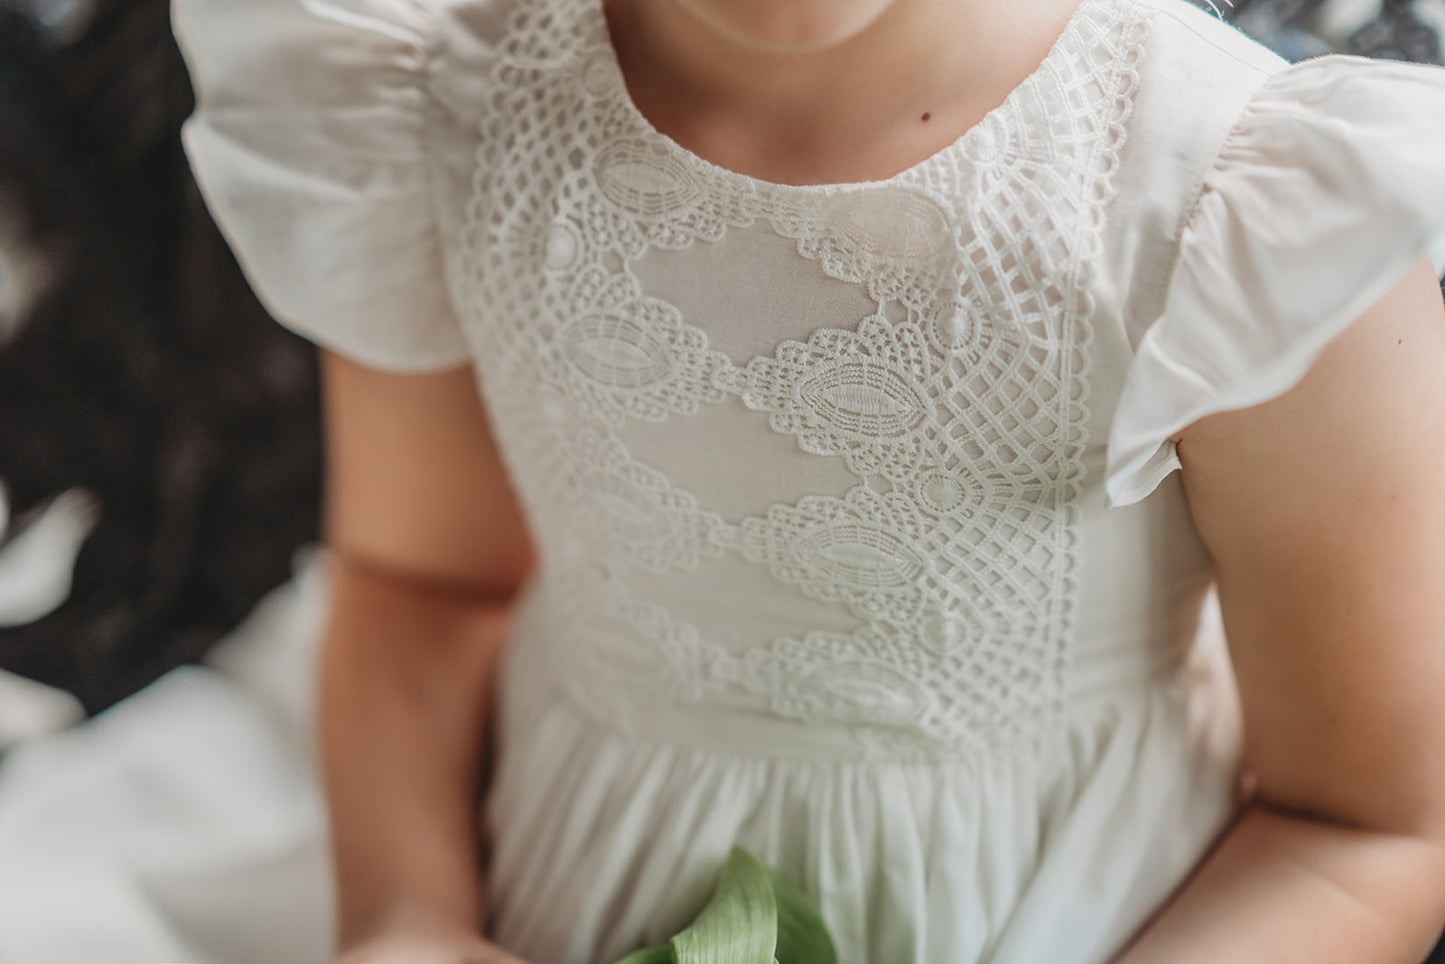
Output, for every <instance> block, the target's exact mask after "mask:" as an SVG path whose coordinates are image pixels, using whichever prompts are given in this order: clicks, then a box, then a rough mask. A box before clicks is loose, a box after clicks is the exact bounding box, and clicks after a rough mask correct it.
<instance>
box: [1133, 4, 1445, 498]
mask: <svg viewBox="0 0 1445 964" xmlns="http://www.w3.org/2000/svg"><path fill="white" fill-rule="evenodd" d="M1125 2H1127V3H1130V4H1134V5H1135V7H1134V9H1136V10H1138V11H1140V13H1141V16H1142V18H1143V20H1144V22H1146V23H1147V30H1146V31H1145V35H1144V39H1143V40H1142V41H1141V47H1142V49H1141V56H1140V58H1139V66H1138V70H1139V83H1138V85H1137V89H1136V91H1135V95H1134V100H1133V103H1132V105H1131V110H1130V115H1129V118H1128V135H1127V140H1126V144H1125V147H1124V149H1123V152H1122V154H1121V157H1120V169H1119V172H1118V188H1119V194H1118V200H1119V202H1120V204H1121V205H1122V206H1121V207H1119V208H1117V209H1116V214H1117V216H1116V218H1115V219H1114V220H1113V222H1112V228H1113V235H1112V238H1111V241H1110V250H1111V251H1112V255H1111V261H1110V273H1111V280H1113V281H1114V282H1115V284H1114V285H1113V288H1114V290H1117V291H1121V292H1127V294H1126V295H1124V296H1122V297H1123V299H1124V303H1123V304H1122V306H1121V312H1120V314H1121V316H1122V318H1123V319H1124V322H1125V325H1126V328H1127V334H1128V338H1129V341H1130V343H1131V345H1132V346H1133V361H1132V365H1131V367H1130V369H1129V372H1128V377H1127V379H1125V381H1124V384H1123V389H1122V394H1121V396H1120V400H1119V405H1118V409H1117V415H1116V417H1115V422H1114V426H1113V431H1112V432H1111V434H1110V438H1109V450H1110V451H1109V463H1110V471H1109V477H1110V478H1109V488H1110V495H1111V497H1112V498H1113V499H1114V501H1115V502H1116V503H1126V502H1132V501H1137V500H1138V499H1140V498H1142V497H1143V496H1145V495H1147V494H1148V492H1149V491H1151V490H1152V489H1153V487H1154V486H1155V485H1156V484H1157V483H1158V482H1159V481H1160V480H1161V479H1162V478H1163V477H1164V475H1166V474H1167V473H1168V472H1169V471H1171V470H1172V469H1174V468H1177V467H1178V462H1177V460H1176V459H1175V458H1174V454H1173V444H1172V442H1171V441H1170V439H1171V438H1172V437H1173V436H1174V435H1175V434H1176V433H1178V432H1179V431H1180V430H1182V429H1183V428H1185V427H1186V426H1188V425H1190V424H1192V423H1193V422H1194V421H1197V420H1198V419H1200V418H1202V417H1204V416H1206V415H1209V414H1213V413H1215V412H1220V411H1226V410H1230V409H1234V408H1242V407H1246V406H1249V405H1253V404H1256V403H1258V402H1261V401H1264V400H1266V399H1268V398H1271V397H1274V396H1276V395H1278V394H1281V393H1282V392H1284V391H1285V390H1287V389H1288V388H1289V387H1291V386H1292V385H1293V384H1294V383H1295V382H1297V381H1298V380H1299V379H1300V378H1302V377H1303V375H1304V373H1305V371H1306V370H1308V368H1309V367H1310V365H1311V364H1312V363H1313V361H1314V359H1315V358H1316V357H1317V356H1318V354H1319V352H1320V351H1321V350H1322V349H1323V347H1324V345H1325V344H1327V343H1328V342H1329V341H1330V340H1331V339H1333V337H1334V336H1335V335H1337V334H1339V333H1340V332H1341V331H1342V330H1343V329H1344V328H1345V327H1346V326H1347V325H1348V324H1349V323H1350V322H1351V321H1353V320H1354V319H1355V318H1356V317H1358V316H1359V315H1360V314H1361V313H1362V312H1363V311H1364V310H1365V309H1366V308H1368V307H1369V306H1370V305H1371V304H1372V303H1373V302H1374V300H1376V299H1377V298H1379V297H1380V296H1381V295H1382V294H1383V293H1384V292H1385V291H1387V290H1388V289H1389V288H1390V286H1391V285H1392V284H1394V283H1395V282H1397V281H1398V280H1399V279H1400V278H1401V277H1403V276H1404V274H1405V272H1406V271H1408V270H1409V269H1410V268H1411V267H1412V266H1413V265H1416V264H1418V263H1419V261H1420V260H1421V258H1422V257H1423V256H1424V255H1425V254H1426V253H1427V252H1428V253H1430V254H1432V255H1433V257H1434V261H1435V267H1436V268H1437V271H1441V272H1445V176H1442V175H1441V169H1440V162H1439V159H1440V158H1441V157H1445V69H1442V68H1440V67H1431V66H1423V65H1419V64H1408V63H1402V62H1396V61H1387V60H1367V59H1365V58H1361V57H1354V56H1346V55H1340V54H1330V55H1325V56H1320V57H1314V58H1311V59H1308V60H1304V61H1300V62H1298V63H1289V62H1288V61H1286V60H1284V59H1283V58H1280V57H1278V56H1276V55H1275V54H1273V53H1272V52H1270V51H1269V50H1267V49H1266V48H1264V47H1263V46H1261V45H1260V44H1258V43H1256V42H1255V41H1253V40H1251V39H1250V38H1249V37H1247V36H1246V35H1244V34H1243V33H1241V32H1240V31H1238V30H1236V29H1235V28H1234V27H1232V26H1230V25H1228V24H1226V23H1224V22H1222V21H1220V20H1219V19H1218V18H1215V17H1213V16H1211V15H1210V14H1209V13H1207V12H1205V11H1203V10H1200V9H1198V8H1196V7H1194V6H1193V5H1191V4H1190V3H1188V2H1186V0H1125Z"/></svg>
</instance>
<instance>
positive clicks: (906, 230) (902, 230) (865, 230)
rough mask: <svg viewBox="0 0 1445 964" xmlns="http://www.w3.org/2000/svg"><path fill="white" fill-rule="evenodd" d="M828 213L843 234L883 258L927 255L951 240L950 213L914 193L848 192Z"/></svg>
mask: <svg viewBox="0 0 1445 964" xmlns="http://www.w3.org/2000/svg"><path fill="white" fill-rule="evenodd" d="M828 214H829V219H830V220H831V221H832V223H833V224H834V225H835V226H836V228H837V230H838V231H839V232H840V233H841V234H842V235H843V237H845V238H847V239H848V240H849V241H850V242H852V244H853V245H854V246H856V247H857V248H860V249H862V250H864V251H867V252H869V253H871V254H874V255H876V256H878V257H880V258H907V259H912V258H924V257H927V256H928V255H931V254H933V253H934V252H936V251H938V250H939V249H940V248H941V247H943V245H944V244H945V243H946V242H947V241H948V240H949V229H948V216H947V215H945V214H944V213H943V211H942V210H941V209H940V208H939V206H938V205H937V204H935V203H934V202H933V201H931V200H930V199H928V198H926V197H923V196H922V195H919V194H914V193H912V192H900V191H896V190H894V191H887V192H868V193H862V194H847V195H844V196H842V197H840V198H839V199H838V200H837V201H836V202H834V203H833V205H832V206H831V209H830V210H829V212H828Z"/></svg>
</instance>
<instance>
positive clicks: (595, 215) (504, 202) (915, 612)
mask: <svg viewBox="0 0 1445 964" xmlns="http://www.w3.org/2000/svg"><path fill="white" fill-rule="evenodd" d="M175 13H176V23H177V27H178V31H179V35H180V38H181V40H182V43H183V47H184V49H185V52H186V54H187V58H188V62H189V64H190V66H191V69H192V72H193V76H194V78H195V81H196V84H197V88H198V91H199V96H200V106H199V110H198V112H197V114H196V116H195V117H194V118H193V119H192V120H191V122H190V123H189V125H188V126H187V129H186V134H185V136H186V144H187V149H188V151H189V153H190V156H191V159H192V162H193V165H194V166H195V169H196V173H197V175H198V178H199V180H200V182H201V185H202V188H203V190H204V191H205V193H206V196H207V199H208V201H209V203H210V204H211V206H212V209H213V211H214V212H215V214H216V217H217V219H218V221H219V223H220V224H221V225H222V228H223V230H224V231H225V232H226V233H227V236H228V238H229V239H230V241H231V243H232V245H233V247H234V248H235V250H236V251H237V253H238V255H239V256H240V258H241V261H242V263H243V266H244V267H245V268H246V270H247V272H248V274H249V276H250V278H251V280H252V282H253V284H254V285H255V287H256V289H257V291H258V293H259V294H260V295H261V297H262V298H263V300H265V302H266V303H267V304H268V306H269V307H270V308H271V309H272V310H273V312H274V313H275V314H276V315H277V317H278V319H279V320H281V321H282V322H284V323H286V324H288V325H290V326H292V327H294V328H295V329H297V330H298V331H301V332H303V333H305V334H307V335H308V336H310V337H312V338H314V339H315V340H317V341H318V342H319V343H320V344H322V345H324V346H326V347H328V348H330V349H332V350H335V351H338V352H341V353H343V354H346V355H349V356H351V357H354V358H356V359H358V360H360V361H362V362H364V363H366V364H369V365H373V366H376V367H380V368H386V369H392V370H397V371H427V370H437V369H441V368H445V367H448V366H454V365H459V364H471V365H473V366H474V367H475V370H476V372H477V375H478V381H479V385H480V389H481V393H482V398H483V400H484V402H485V404H486V406H487V410H488V413H489V416H490V417H491V419H492V420H493V423H494V426H495V428H496V434H497V437H498V440H499V444H500V447H501V451H502V455H503V457H504V459H505V461H506V463H507V466H508V468H509V470H510V472H511V474H512V478H513V481H514V484H515V485H516V487H517V490H518V494H519V496H520V497H521V499H522V502H523V504H524V506H525V507H526V509H527V511H528V515H529V521H530V522H531V524H532V526H533V528H534V531H535V533H536V536H537V540H538V544H539V548H540V550H541V565H540V571H539V573H538V575H537V577H536V579H535V581H534V583H533V585H532V586H531V587H530V590H529V592H528V595H527V597H526V599H525V600H524V602H523V603H522V605H521V608H520V612H519V620H518V626H517V629H516V631H515V633H514V635H513V638H512V639H511V641H510V646H509V653H508V658H507V664H506V667H505V672H504V679H503V686H502V692H501V697H500V698H501V700H502V711H503V712H502V721H501V729H500V735H499V740H500V748H499V749H500V760H501V762H500V770H499V772H498V774H497V777H496V782H495V786H494V788H493V790H492V793H491V795H490V797H489V799H488V803H487V809H486V812H485V814H484V815H482V819H483V821H484V829H485V831H486V832H487V834H488V836H489V837H490V838H491V840H492V841H493V845H494V852H493V860H492V864H491V866H490V867H489V870H488V884H489V887H490V889H491V908H492V914H493V917H492V920H491V922H490V931H491V933H492V934H493V936H494V937H495V939H496V940H498V941H499V942H500V943H501V944H503V945H504V946H505V947H507V948H509V949H510V950H512V951H513V952H514V953H516V954H518V955H519V956H521V957H523V958H524V959H526V960H528V961H532V962H534V964H552V962H568V964H570V962H578V964H580V962H607V961H612V960H615V959H616V958H618V957H620V956H622V955H623V954H625V953H626V952H628V951H630V950H633V949H635V948H637V947H640V946H643V945H646V944H651V943H657V942H659V941H660V940H663V939H665V938H666V936H667V935H668V934H670V933H673V932H675V931H676V930H677V929H679V927H680V926H681V925H682V924H683V923H685V922H686V920H688V919H689V918H690V917H691V915H692V914H693V913H695V912H696V910H697V909H698V907H699V906H700V905H701V903H702V902H703V901H704V900H705V898H706V896H707V893H708V890H709V888H710V885H711V881H712V878H713V876H714V875H715V874H716V871H717V869H718V867H719V866H720V865H721V863H722V861H723V860H724V859H725V857H726V855H727V853H728V851H729V849H730V848H731V847H732V846H733V845H734V844H741V845H742V846H744V847H747V848H748V849H750V850H751V851H753V852H754V853H756V854H758V855H759V856H760V857H762V858H763V859H764V860H767V861H768V862H770V863H773V864H774V865H776V866H779V867H780V868H781V869H783V870H784V871H785V872H786V873H788V874H789V875H790V876H792V877H793V878H794V879H795V880H797V881H798V883H799V884H800V885H802V886H803V887H804V889H805V890H806V891H807V892H808V893H809V894H810V896H811V897H812V898H813V899H814V900H815V901H816V902H817V904H818V905H819V907H820V908H821V910H822V912H823V914H824V917H825V919H826V920H827V921H828V923H829V926H830V928H831V929H832V931H833V933H834V935H835V937H836V939H837V943H838V947H839V952H840V960H841V961H843V962H845V964H853V962H864V961H873V962H876V961H889V962H906V961H918V962H944V961H947V962H991V964H1030V962H1037V961H1041V960H1048V961H1055V962H1064V964H1071V962H1079V964H1083V962H1095V961H1105V960H1108V959H1109V958H1110V956H1111V955H1112V954H1114V953H1115V952H1116V951H1117V950H1118V949H1119V948H1120V947H1121V945H1122V944H1123V943H1124V942H1125V941H1126V940H1127V939H1128V937H1129V936H1130V935H1131V934H1132V933H1133V932H1134V931H1135V930H1136V929H1137V928H1138V927H1139V926H1140V925H1141V924H1142V923H1143V922H1144V921H1145V920H1146V919H1147V918H1148V916H1149V915H1150V914H1151V913H1153V912H1154V911H1155V910H1156V909H1157V908H1158V907H1159V905H1160V904H1161V902H1162V901H1163V900H1164V899H1165V898H1167V896H1168V895H1169V894H1170V893H1171V892H1172V891H1173V889H1174V888H1175V887H1177V886H1178V884H1179V883H1180V882H1181V881H1182V880H1183V879H1184V877H1185V876H1186V875H1187V874H1188V872H1189V871H1190V870H1191V869H1192V868H1193V866H1194V865H1195V864H1196V863H1197V861H1198V860H1199V859H1200V857H1201V855H1202V854H1203V853H1204V852H1205V850H1206V849H1207V847H1208V846H1209V844H1210V843H1211V842H1212V841H1213V840H1214V839H1215V837H1216V836H1217V834H1218V833H1219V832H1220V830H1221V828H1222V827H1223V826H1224V825H1225V823H1226V822H1227V820H1228V817H1229V815H1230V813H1231V811H1232V808H1233V806H1234V801H1235V796H1234V785H1235V779H1236V770H1237V763H1238V761H1237V756H1238V734H1237V723H1238V720H1237V710H1236V708H1235V706H1234V704H1233V701H1232V699H1231V694H1230V691H1229V682H1228V677H1227V672H1226V671H1225V670H1224V669H1223V668H1222V667H1221V665H1220V663H1219V660H1218V659H1217V654H1215V653H1211V652H1209V651H1208V649H1207V648H1206V647H1203V646H1201V645H1200V643H1199V614H1200V611H1201V606H1202V604H1203V600H1204V598H1205V595H1206V592H1207V589H1208V587H1209V584H1210V581H1211V567H1210V562H1209V559H1208V556H1207V553H1206V552H1205V551H1204V549H1203V547H1202V545H1201V544H1200V542H1199V539H1198V536H1197V533H1195V531H1194V529H1193V526H1192V524H1191V522H1190V517H1189V513H1188V508H1187V505H1186V504H1185V502H1184V498H1183V492H1182V487H1181V486H1180V484H1179V481H1178V476H1177V475H1174V474H1171V473H1172V470H1173V469H1174V468H1177V467H1178V463H1177V460H1176V459H1175V458H1174V457H1173V451H1172V444H1171V443H1170V441H1169V437H1170V435H1171V434H1173V433H1174V432H1176V431H1177V430H1178V429H1180V428H1182V427H1184V426H1185V425H1187V424H1189V423H1190V422H1191V421H1193V420H1195V419H1197V418H1199V417H1201V416H1203V415H1205V414H1209V413H1210V412H1216V411H1222V410H1226V409H1229V408H1234V407H1238V406H1241V405H1248V404H1251V403H1253V402H1257V401H1260V400H1262V399H1263V398H1267V397H1269V396H1271V395H1273V394H1278V393H1279V392H1282V391H1284V390H1286V389H1287V388H1289V387H1290V386H1291V385H1292V384H1294V382H1296V381H1297V380H1298V379H1299V378H1300V377H1301V376H1302V375H1303V373H1304V372H1305V371H1306V370H1307V369H1308V367H1309V365H1310V363H1311V362H1312V360H1313V358H1314V357H1315V355H1316V354H1317V353H1318V352H1319V350H1320V349H1321V348H1322V347H1323V345H1324V344H1325V343H1327V341H1328V340H1329V339H1330V338H1331V337H1332V336H1333V335H1334V334H1336V333H1338V331H1339V330H1340V329H1341V328H1342V327H1343V326H1344V325H1346V324H1348V323H1349V322H1350V321H1351V320H1352V319H1353V318H1354V317H1356V316H1358V314H1359V313H1360V312H1361V311H1363V309H1364V308H1366V307H1367V306H1368V305H1369V304H1370V303H1371V301H1372V300H1373V299H1375V298H1377V297H1379V296H1380V295H1381V294H1383V292H1384V291H1385V290H1386V289H1387V288H1388V287H1389V286H1390V285H1391V284H1393V283H1394V282H1395V281H1397V280H1398V279H1399V278H1401V277H1402V276H1403V274H1404V272H1405V271H1406V270H1407V269H1408V267H1409V266H1410V265H1411V264H1412V263H1414V262H1415V261H1417V260H1418V259H1419V258H1420V257H1422V256H1423V255H1424V254H1425V252H1426V251H1427V250H1431V249H1432V248H1433V250H1435V251H1437V252H1439V251H1440V250H1441V247H1440V246H1441V243H1442V242H1441V239H1442V238H1445V233H1442V230H1441V229H1442V226H1445V177H1442V175H1441V172H1440V170H1439V168H1438V166H1437V162H1436V161H1435V160H1434V159H1436V158H1439V157H1442V156H1445V71H1441V70H1439V69H1434V68H1426V67H1416V66H1408V65H1403V64H1389V63H1384V64H1381V63H1375V62H1368V61H1363V60H1359V59H1356V58H1350V57H1342V56H1330V57H1323V58H1319V59H1317V60H1313V61H1307V62H1305V63H1303V64H1299V65H1295V66H1291V65H1288V64H1286V63H1285V62H1284V61H1282V60H1280V59H1279V58H1277V57H1275V56H1274V55H1273V54H1270V53H1269V52H1267V51H1266V50H1264V48H1262V47H1259V46H1258V45H1257V44H1255V43H1253V42H1252V41H1250V40H1248V39H1247V38H1245V37H1244V36H1243V35H1242V34H1239V33H1238V32H1236V31H1235V30H1234V29H1233V28H1231V27H1229V26H1227V25H1225V24H1223V23H1222V22H1219V21H1218V20H1215V19H1213V18H1211V17H1210V16H1208V15H1207V14H1204V13H1202V12H1200V11H1199V10H1197V9H1196V8H1194V7H1192V6H1189V5H1188V4H1186V3H1184V2H1183V0H1083V2H1082V3H1081V4H1080V5H1079V7H1078V9H1077V11H1076V12H1075V13H1074V15H1073V17H1072V19H1071V20H1070V22H1069V25H1068V27H1067V28H1066V29H1065V31H1064V33H1063V34H1062V35H1061V36H1060V38H1059V39H1058V41H1057V43H1056V44H1055V46H1054V48H1053V49H1052V50H1051V52H1050V53H1049V55H1048V57H1047V58H1046V60H1045V61H1044V62H1043V63H1042V64H1041V65H1040V66H1039V68H1038V70H1037V71H1036V72H1035V73H1034V74H1032V75H1031V76H1030V77H1029V78H1028V79H1027V80H1026V81H1025V82H1024V83H1023V84H1022V85H1020V87H1018V88H1017V89H1016V90H1014V91H1013V92H1012V93H1011V94H1010V95H1009V97H1008V98H1007V99H1006V101H1005V102H1004V103H1003V104H1001V105H1000V106H999V107H998V108H997V109H996V110H995V111H993V112H991V113H990V114H989V115H988V116H987V117H986V118H985V119H984V120H983V121H982V122H981V123H980V124H979V125H977V126H976V127H975V128H973V129H972V130H970V131H969V132H968V133H966V134H965V135H964V136H963V137H962V138H960V140H959V141H958V142H956V143H955V144H954V145H952V146H950V147H949V148H946V149H944V150H943V151H941V152H940V153H939V154H937V155H935V156H934V157H931V158H928V159H926V160H924V161H922V162H920V163H919V164H917V165H914V166H913V167H910V168H909V169H907V170H905V171H902V172H899V174H898V175H896V176H895V177H893V178H889V179H887V180H884V181H879V182H872V183H867V184H850V185H812V186H789V185H780V184H770V183H767V182H764V181H760V180H757V179H753V178H748V177H745V176H742V175H740V174H736V173H734V172H730V171H727V170H724V169H722V168H719V167H717V166H716V165H713V164H710V163H709V162H707V161H706V160H704V159H702V158H699V157H696V156H695V155H692V154H690V153H689V152H687V151H686V150H685V149H684V148H682V147H681V146H680V145H677V144H676V143H674V142H671V141H670V140H669V139H667V138H666V137H665V136H663V135H662V134H660V133H659V132H657V131H656V130H655V129H653V128H652V127H651V125H650V124H649V123H648V122H647V120H646V118H645V117H643V116H642V115H641V114H640V113H639V112H638V111H637V109H636V108H635V106H634V105H633V104H632V103H631V101H630V99H629V98H628V96H627V92H626V88H625V86H624V85H623V83H622V80H621V76H620V73H619V71H618V69H617V64H616V60H615V57H614V56H613V54H612V50H611V47H610V43H609V40H608V37H607V33H606V26H605V20H604V18H603V16H602V12H601V9H600V7H599V6H598V5H597V4H596V3H595V2H592V0H456V2H447V3H442V2H427V0H254V2H251V3H248V4H245V5H237V4H235V3H234V2H232V0H179V2H178V3H177V4H176V8H175ZM1439 266H1440V267H1442V268H1445V264H1442V265H1439Z"/></svg>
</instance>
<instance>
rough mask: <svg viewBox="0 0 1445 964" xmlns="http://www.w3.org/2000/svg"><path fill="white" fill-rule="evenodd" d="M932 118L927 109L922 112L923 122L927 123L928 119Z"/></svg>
mask: <svg viewBox="0 0 1445 964" xmlns="http://www.w3.org/2000/svg"><path fill="white" fill-rule="evenodd" d="M932 119H933V114H932V113H930V112H929V111H924V112H923V123H925V124H927V123H928V122H929V121H930V120H932Z"/></svg>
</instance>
